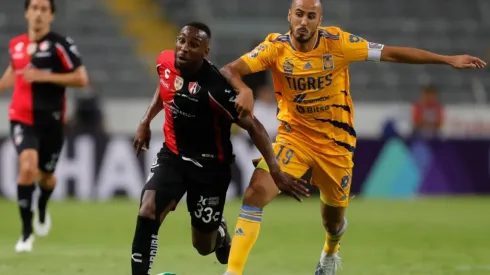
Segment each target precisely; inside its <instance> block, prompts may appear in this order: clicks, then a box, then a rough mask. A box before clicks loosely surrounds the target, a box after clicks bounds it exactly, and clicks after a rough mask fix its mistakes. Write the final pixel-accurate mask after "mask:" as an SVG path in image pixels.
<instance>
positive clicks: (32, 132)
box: [0, 0, 88, 252]
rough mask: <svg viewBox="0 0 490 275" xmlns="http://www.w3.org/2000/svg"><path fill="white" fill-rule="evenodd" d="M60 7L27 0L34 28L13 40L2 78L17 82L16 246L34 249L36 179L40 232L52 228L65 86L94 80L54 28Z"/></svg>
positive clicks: (13, 115) (2, 84)
mask: <svg viewBox="0 0 490 275" xmlns="http://www.w3.org/2000/svg"><path fill="white" fill-rule="evenodd" d="M55 11H56V6H55V2H54V0H26V1H25V18H26V20H27V24H28V32H27V33H26V34H22V35H20V36H17V37H15V38H13V39H12V40H10V43H9V50H10V65H9V66H8V67H7V69H6V70H5V73H4V74H3V77H2V79H1V80H0V92H2V91H4V90H6V89H8V88H10V87H12V86H14V93H13V95H12V101H11V104H10V108H9V117H10V123H11V138H12V141H13V143H14V145H15V147H16V149H17V153H18V155H19V176H18V187H17V197H18V205H19V209H20V216H21V220H22V235H21V237H20V239H19V241H18V242H17V244H16V245H15V251H16V252H30V251H32V246H33V243H34V235H33V225H32V218H33V217H32V210H31V203H32V197H33V196H32V195H33V193H34V190H35V188H36V187H35V184H34V183H35V182H36V181H37V183H38V185H39V188H40V190H41V195H40V197H39V200H38V205H37V207H35V209H36V214H37V215H36V218H35V223H34V230H35V233H36V234H37V235H38V236H46V235H48V233H49V231H50V228H51V218H50V216H49V213H47V211H46V207H47V203H48V200H49V198H50V196H51V194H52V192H53V189H54V187H55V185H56V177H55V176H54V172H55V169H56V165H57V162H58V157H59V155H60V152H61V149H62V147H63V141H64V133H63V128H64V127H63V126H64V122H65V105H66V102H65V88H66V87H67V86H72V87H83V86H85V85H86V84H87V82H88V77H87V73H86V71H85V68H84V66H83V65H82V61H81V59H80V54H79V52H78V50H77V47H76V45H75V44H74V43H73V40H71V39H70V38H67V37H64V36H61V35H59V34H57V33H55V32H52V31H51V23H52V21H53V19H54V13H55Z"/></svg>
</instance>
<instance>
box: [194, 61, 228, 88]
mask: <svg viewBox="0 0 490 275" xmlns="http://www.w3.org/2000/svg"><path fill="white" fill-rule="evenodd" d="M204 62H205V63H204V66H206V67H205V70H204V75H202V76H201V78H202V79H204V80H205V81H206V83H208V84H209V85H210V86H213V87H219V88H222V87H224V86H227V85H228V82H227V81H226V79H225V77H224V76H223V75H222V74H221V72H220V71H219V69H218V68H217V67H216V66H215V65H214V64H213V63H212V62H211V61H209V60H207V59H205V60H204Z"/></svg>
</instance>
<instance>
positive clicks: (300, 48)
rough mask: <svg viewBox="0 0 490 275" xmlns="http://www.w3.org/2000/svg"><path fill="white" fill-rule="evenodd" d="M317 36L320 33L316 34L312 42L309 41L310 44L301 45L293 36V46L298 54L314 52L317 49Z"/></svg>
mask: <svg viewBox="0 0 490 275" xmlns="http://www.w3.org/2000/svg"><path fill="white" fill-rule="evenodd" d="M317 36H318V32H316V33H315V35H314V36H313V37H312V38H311V39H310V40H308V42H305V43H300V42H298V40H296V38H294V36H293V35H291V44H293V46H294V48H295V49H296V50H297V51H298V52H309V51H312V50H313V48H314V47H315V44H316V40H317Z"/></svg>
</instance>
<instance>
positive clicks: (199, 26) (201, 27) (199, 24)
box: [185, 22, 211, 39]
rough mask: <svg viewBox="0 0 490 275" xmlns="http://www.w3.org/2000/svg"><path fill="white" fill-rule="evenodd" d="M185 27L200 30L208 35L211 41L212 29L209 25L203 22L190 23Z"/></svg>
mask: <svg viewBox="0 0 490 275" xmlns="http://www.w3.org/2000/svg"><path fill="white" fill-rule="evenodd" d="M185 27H194V28H196V29H198V30H201V31H203V32H205V33H206V35H207V36H208V38H209V39H211V29H210V28H209V27H208V25H206V24H204V23H202V22H190V23H187V24H185Z"/></svg>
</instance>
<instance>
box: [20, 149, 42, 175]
mask: <svg viewBox="0 0 490 275" xmlns="http://www.w3.org/2000/svg"><path fill="white" fill-rule="evenodd" d="M37 171H38V167H37V152H36V151H34V150H25V151H23V152H22V153H21V154H20V157H19V182H20V183H33V182H34V181H35V180H36V176H37Z"/></svg>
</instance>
